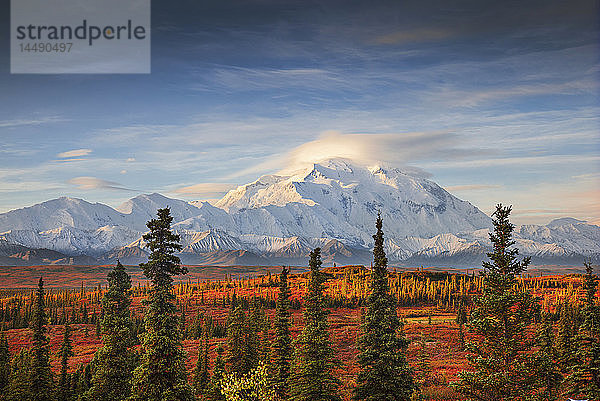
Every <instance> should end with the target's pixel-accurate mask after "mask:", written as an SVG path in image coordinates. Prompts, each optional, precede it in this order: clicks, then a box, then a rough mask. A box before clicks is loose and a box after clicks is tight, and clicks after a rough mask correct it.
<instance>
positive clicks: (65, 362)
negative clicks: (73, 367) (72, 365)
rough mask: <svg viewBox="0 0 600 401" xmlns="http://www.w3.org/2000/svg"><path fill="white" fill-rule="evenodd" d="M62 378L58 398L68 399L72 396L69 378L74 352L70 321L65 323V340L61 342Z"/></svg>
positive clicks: (64, 400) (66, 400)
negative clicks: (70, 359)
mask: <svg viewBox="0 0 600 401" xmlns="http://www.w3.org/2000/svg"><path fill="white" fill-rule="evenodd" d="M59 352H60V379H59V381H58V389H57V393H58V394H57V395H58V400H60V401H68V400H70V398H71V381H70V380H69V374H68V369H69V358H70V357H72V356H73V355H74V354H73V344H72V342H71V326H69V322H66V323H65V331H64V333H63V340H62V343H61V344H60V351H59Z"/></svg>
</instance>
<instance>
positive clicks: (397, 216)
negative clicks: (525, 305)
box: [0, 159, 600, 266]
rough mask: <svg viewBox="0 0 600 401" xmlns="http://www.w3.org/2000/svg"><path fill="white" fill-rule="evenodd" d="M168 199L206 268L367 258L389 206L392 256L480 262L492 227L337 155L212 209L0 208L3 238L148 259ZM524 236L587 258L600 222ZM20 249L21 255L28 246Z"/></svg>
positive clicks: (534, 230)
mask: <svg viewBox="0 0 600 401" xmlns="http://www.w3.org/2000/svg"><path fill="white" fill-rule="evenodd" d="M165 206H169V207H170V208H171V214H172V216H173V217H174V225H173V228H174V229H175V230H177V231H178V233H179V234H180V236H181V239H182V245H183V247H184V249H183V251H182V254H181V255H180V256H181V257H182V260H183V261H184V262H185V263H197V264H203V263H216V264H232V263H240V264H243V263H249V264H257V263H260V264H280V263H287V264H291V263H294V264H303V263H306V260H305V258H306V256H307V255H308V253H309V251H310V249H312V248H314V247H316V246H320V247H322V248H323V249H324V258H325V261H327V262H333V261H336V262H337V263H368V261H369V260H370V258H371V255H370V249H371V247H372V242H373V239H372V236H371V234H372V231H373V224H374V221H375V218H376V216H377V213H378V212H381V214H382V217H383V221H384V231H385V235H386V242H385V245H386V251H387V252H388V257H389V258H390V260H392V261H396V262H397V263H407V264H411V263H413V264H424V263H426V264H445V265H448V264H451V263H452V264H471V263H472V264H473V265H475V266H477V265H479V262H480V260H482V259H484V256H485V251H486V250H487V249H488V247H489V239H488V235H487V233H488V231H489V229H490V227H491V219H490V218H489V217H488V216H487V215H485V214H484V213H483V212H481V211H480V210H479V209H478V208H476V207H475V206H473V205H472V204H470V203H469V202H467V201H463V200H460V199H458V198H456V197H455V196H453V195H452V194H450V193H448V192H447V191H446V190H444V189H443V188H442V187H440V186H439V185H437V184H436V183H435V182H433V181H431V180H429V179H427V178H424V177H422V176H421V175H419V174H415V172H413V171H410V170H403V169H398V168H392V167H389V166H384V165H378V166H373V167H365V166H360V165H357V164H355V163H352V162H351V161H349V160H346V159H331V160H327V161H324V162H321V163H316V164H313V165H312V166H311V167H309V168H307V169H304V170H300V171H297V172H294V173H292V174H289V175H265V176H262V177H260V178H259V179H257V180H256V181H254V182H252V183H249V184H246V185H242V186H239V187H237V188H236V189H234V190H232V191H230V192H229V193H227V194H226V195H225V196H224V197H223V198H222V199H220V200H219V201H217V202H216V203H215V204H214V205H213V204H209V203H207V202H189V203H188V202H185V201H182V200H177V199H172V198H167V197H165V196H163V195H160V194H151V195H139V196H136V197H135V198H133V199H130V200H129V201H127V202H125V203H124V204H123V205H121V206H120V207H119V208H117V209H116V210H115V209H113V208H111V207H109V206H106V205H102V204H99V203H95V204H92V203H89V202H86V201H84V200H81V199H71V198H60V199H55V200H51V201H47V202H43V203H40V204H38V205H34V206H31V207H28V208H23V209H18V210H13V211H10V212H7V213H4V214H0V240H3V241H5V242H4V243H6V244H13V245H18V246H21V247H26V248H34V249H50V250H53V251H56V252H60V253H62V254H64V255H65V257H73V256H79V257H81V256H86V257H94V258H96V260H98V261H100V262H110V261H112V260H113V259H115V258H116V257H120V258H122V259H125V261H126V262H130V263H137V262H138V261H140V260H143V258H144V256H145V253H144V251H143V241H142V240H141V236H142V235H143V233H144V232H145V231H146V226H145V223H146V221H147V220H149V219H151V218H153V217H154V216H155V214H156V209H158V208H161V207H165ZM515 238H516V241H517V246H519V248H521V250H522V253H524V254H525V255H532V256H534V257H537V258H539V259H540V260H543V261H548V262H553V263H554V262H557V261H559V262H560V261H562V262H566V263H568V262H569V261H572V260H577V263H579V262H580V259H581V258H582V257H583V256H585V257H592V258H598V255H600V227H598V226H593V225H589V224H585V223H584V222H581V221H579V220H575V219H570V218H563V219H559V220H555V221H553V222H552V223H550V224H548V225H547V226H532V225H527V226H521V227H519V228H518V230H517V231H516V235H515ZM13 248H14V247H13ZM13 248H11V247H10V246H7V247H5V248H4V249H13ZM15 249H16V248H15ZM19 250H20V251H19V252H17V253H15V255H17V254H18V255H20V254H23V249H22V248H19ZM1 252H2V250H1V249H0V253H1ZM6 252H8V251H6ZM3 256H5V257H8V258H10V257H11V255H4V254H0V257H3ZM128 258H129V259H128ZM3 260H4V259H3Z"/></svg>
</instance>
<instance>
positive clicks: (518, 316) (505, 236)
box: [455, 204, 539, 401]
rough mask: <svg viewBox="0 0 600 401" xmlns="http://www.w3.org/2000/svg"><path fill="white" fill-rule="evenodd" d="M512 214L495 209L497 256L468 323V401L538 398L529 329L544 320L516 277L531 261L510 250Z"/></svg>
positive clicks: (487, 265) (463, 379)
mask: <svg viewBox="0 0 600 401" xmlns="http://www.w3.org/2000/svg"><path fill="white" fill-rule="evenodd" d="M510 212H511V207H510V206H509V207H504V206H502V205H501V204H499V205H497V206H496V211H495V212H494V214H493V217H494V220H493V225H494V231H493V232H492V233H490V240H491V242H492V247H493V252H491V253H488V254H487V256H488V257H489V258H490V259H491V262H487V261H486V262H484V263H483V268H484V271H483V272H482V273H481V274H482V276H483V291H482V294H481V296H479V297H477V298H476V299H475V304H474V308H473V311H472V313H471V316H470V319H469V322H468V328H469V329H470V331H471V332H472V333H473V334H475V335H476V336H475V340H474V341H473V342H471V343H469V344H467V350H468V351H469V352H470V353H471V355H470V356H469V362H470V364H471V366H472V370H470V371H464V372H461V373H460V374H459V381H458V382H457V383H455V386H456V388H457V389H458V390H459V391H460V392H461V393H463V394H464V395H465V396H466V397H467V399H469V400H479V401H481V400H489V401H504V400H516V399H521V398H523V397H529V396H530V395H531V394H532V393H534V392H535V383H536V380H537V377H536V369H535V366H534V362H533V358H532V357H531V355H530V351H531V349H532V347H533V345H534V342H533V339H532V338H530V336H528V335H527V329H528V328H529V326H530V325H531V323H532V322H533V320H534V317H535V316H536V315H537V314H539V305H538V303H537V300H536V299H535V298H533V297H532V295H531V294H530V293H529V292H527V291H524V290H522V289H520V288H519V287H518V286H517V285H516V284H517V278H516V275H518V274H521V273H523V272H524V271H525V270H526V269H527V266H528V265H529V262H530V259H529V258H525V259H524V260H522V261H519V260H518V257H517V256H518V253H519V251H518V250H517V249H516V248H511V247H512V245H514V243H515V242H514V241H513V239H512V232H513V229H514V225H513V224H512V223H510V221H509V219H508V217H509V215H510Z"/></svg>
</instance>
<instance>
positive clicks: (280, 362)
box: [271, 266, 293, 400]
mask: <svg viewBox="0 0 600 401" xmlns="http://www.w3.org/2000/svg"><path fill="white" fill-rule="evenodd" d="M288 273H289V270H288V269H287V268H286V267H285V266H284V267H283V269H282V270H281V274H280V275H279V295H278V296H277V304H276V306H275V341H274V342H273V349H272V355H271V363H272V371H273V374H272V377H273V385H274V387H275V392H276V393H277V396H278V397H279V398H280V399H282V400H286V399H287V396H288V392H289V386H290V383H289V377H290V365H291V363H292V356H293V355H292V352H293V349H292V334H291V332H290V327H291V321H290V296H291V295H292V292H291V290H290V287H289V285H288Z"/></svg>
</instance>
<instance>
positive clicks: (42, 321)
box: [30, 277, 54, 401]
mask: <svg viewBox="0 0 600 401" xmlns="http://www.w3.org/2000/svg"><path fill="white" fill-rule="evenodd" d="M45 306H46V305H45V300H44V281H43V280H42V278H41V277H40V281H39V282H38V288H37V291H36V300H35V309H34V311H33V321H32V325H33V327H32V329H33V347H32V350H31V377H30V386H31V396H32V400H34V401H46V400H48V401H50V400H53V399H54V382H53V376H52V370H51V369H50V344H49V340H48V335H47V334H46V324H47V323H48V317H47V316H46V311H45Z"/></svg>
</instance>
